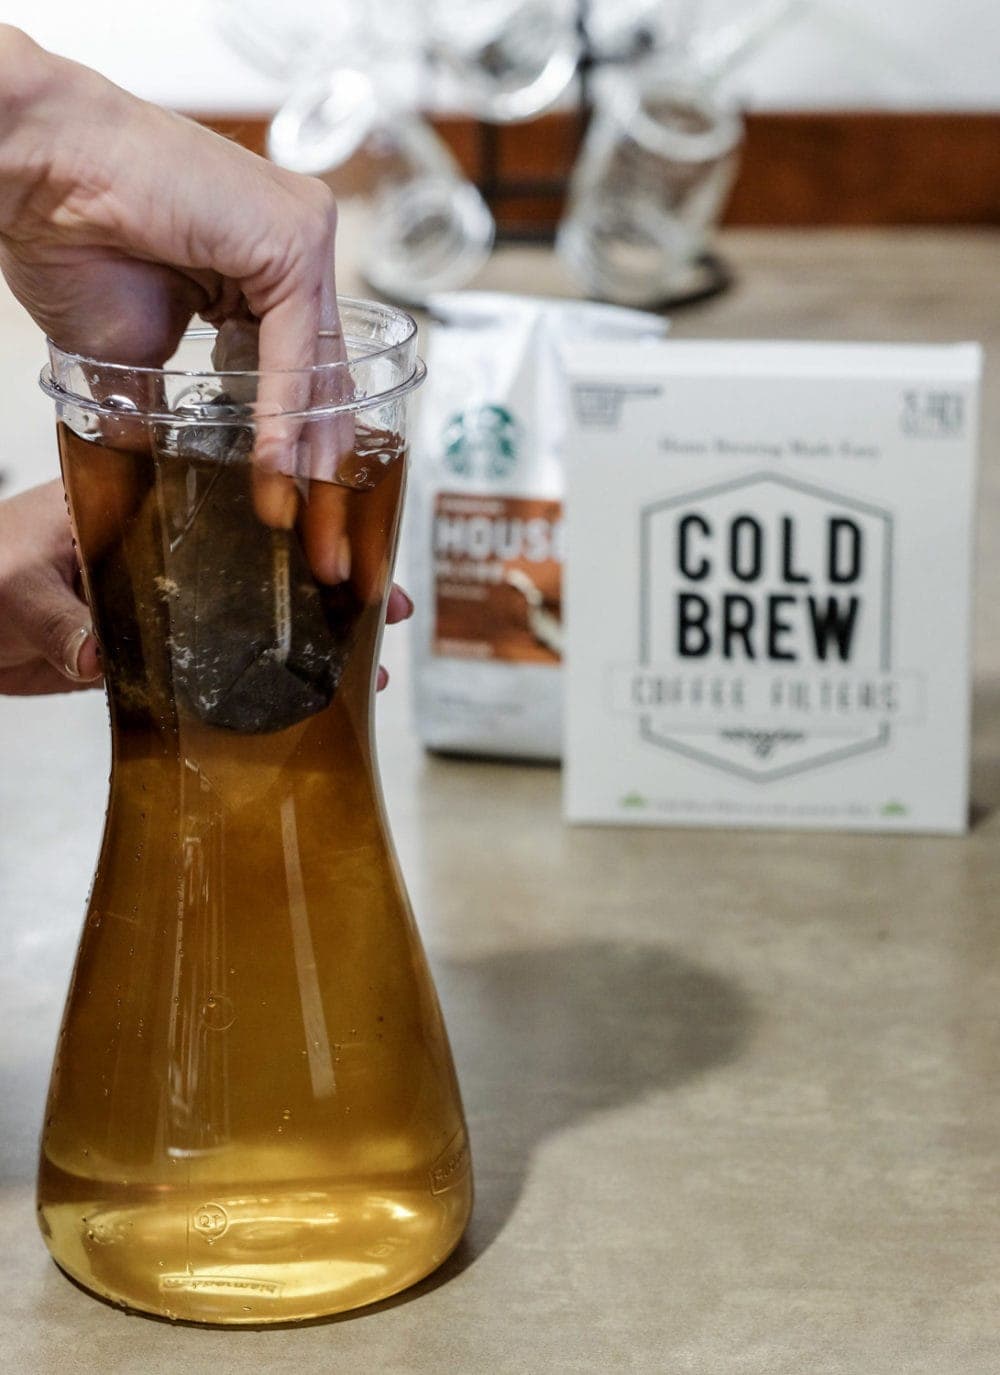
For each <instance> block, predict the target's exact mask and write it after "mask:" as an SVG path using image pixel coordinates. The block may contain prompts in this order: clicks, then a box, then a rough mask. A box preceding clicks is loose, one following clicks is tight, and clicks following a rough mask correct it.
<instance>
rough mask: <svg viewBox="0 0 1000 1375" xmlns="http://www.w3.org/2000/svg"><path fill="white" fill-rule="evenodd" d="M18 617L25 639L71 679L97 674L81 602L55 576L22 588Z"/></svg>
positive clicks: (87, 618) (94, 646)
mask: <svg viewBox="0 0 1000 1375" xmlns="http://www.w3.org/2000/svg"><path fill="white" fill-rule="evenodd" d="M18 620H19V621H20V624H21V633H22V635H23V636H24V638H25V640H26V641H27V642H28V644H29V645H30V646H31V648H32V649H34V650H36V651H37V652H38V653H39V654H40V655H41V656H42V658H44V659H47V660H48V662H49V663H50V664H51V665H52V667H53V668H54V669H56V671H57V672H59V673H61V674H62V675H63V677H64V678H67V679H68V680H69V681H70V682H72V683H85V682H93V681H94V680H95V679H97V678H99V677H100V676H101V664H100V657H99V655H98V650H97V641H96V640H95V639H94V633H93V630H92V628H91V624H90V610H89V608H88V607H87V604H86V603H85V602H82V601H81V600H80V598H79V597H77V596H75V595H74V593H73V592H71V591H70V589H69V588H68V587H66V585H65V583H63V582H62V580H61V579H59V578H52V579H51V580H49V579H45V581H44V582H41V581H39V582H35V581H33V582H32V585H31V586H30V588H25V589H24V595H23V599H22V602H21V607H20V615H19V617H18Z"/></svg>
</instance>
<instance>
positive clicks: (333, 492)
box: [302, 482, 352, 587]
mask: <svg viewBox="0 0 1000 1375" xmlns="http://www.w3.org/2000/svg"><path fill="white" fill-rule="evenodd" d="M348 500H349V493H348V491H347V489H346V488H344V487H338V486H337V484H336V483H334V482H310V484H309V500H308V502H307V503H306V506H305V510H304V511H303V513H302V539H303V543H304V545H305V551H306V559H307V561H308V563H309V567H310V568H311V569H312V573H313V577H314V578H316V579H317V581H319V582H322V583H326V584H327V585H328V586H330V587H334V586H336V585H337V584H338V583H342V582H347V580H348V578H349V577H350V576H351V562H352V559H351V541H350V537H349V535H348V533H347V503H348Z"/></svg>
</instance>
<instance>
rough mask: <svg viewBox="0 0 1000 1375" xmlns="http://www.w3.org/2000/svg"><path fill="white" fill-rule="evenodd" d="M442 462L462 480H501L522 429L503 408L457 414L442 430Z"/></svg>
mask: <svg viewBox="0 0 1000 1375" xmlns="http://www.w3.org/2000/svg"><path fill="white" fill-rule="evenodd" d="M442 438H443V442H444V460H445V463H446V464H447V466H448V467H449V468H450V469H451V471H452V472H453V473H458V474H459V476H461V477H485V478H493V479H496V478H503V477H506V476H507V475H508V474H509V473H511V472H512V471H513V470H514V468H515V466H516V464H517V459H518V453H519V450H520V447H521V426H520V424H519V423H518V421H517V419H516V418H515V416H514V415H513V414H512V413H511V412H510V411H509V410H507V408H506V406H476V407H474V408H472V409H470V410H467V411H458V412H457V413H456V414H455V415H453V416H452V417H451V419H450V420H449V421H448V423H447V424H446V425H445V427H444V434H443V436H442Z"/></svg>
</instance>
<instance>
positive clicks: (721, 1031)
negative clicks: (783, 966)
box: [388, 941, 754, 1303]
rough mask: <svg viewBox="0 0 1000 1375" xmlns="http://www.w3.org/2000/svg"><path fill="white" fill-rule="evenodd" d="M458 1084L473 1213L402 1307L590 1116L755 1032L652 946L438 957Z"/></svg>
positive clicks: (456, 1260)
mask: <svg viewBox="0 0 1000 1375" xmlns="http://www.w3.org/2000/svg"><path fill="white" fill-rule="evenodd" d="M435 977H436V981H437V985H438V989H439V991H440V994H441V998H442V1002H443V1004H444V1008H445V1015H446V1019H447V1023H448V1027H449V1030H450V1034H451V1040H452V1045H453V1048H454V1052H455V1059H456V1063H457V1065H458V1072H459V1078H460V1080H461V1084H462V1091H463V1097H464V1101H465V1108H466V1115H467V1117H468V1121H469V1132H470V1136H471V1140H472V1157H473V1166H474V1171H475V1180H476V1205H475V1211H474V1213H473V1216H472V1221H471V1222H470V1224H469V1229H468V1231H467V1232H466V1235H465V1237H464V1238H463V1240H462V1242H461V1243H460V1245H459V1247H458V1249H457V1250H456V1251H455V1253H454V1254H453V1255H452V1256H451V1258H450V1259H449V1260H448V1261H446V1262H445V1264H444V1265H443V1266H442V1267H441V1269H440V1270H438V1271H437V1272H436V1273H435V1274H433V1275H431V1276H429V1277H428V1278H427V1279H426V1280H424V1281H423V1282H422V1283H421V1284H419V1285H417V1286H416V1287H415V1288H413V1289H411V1290H409V1291H408V1292H407V1293H406V1294H401V1295H399V1296H398V1298H397V1299H395V1300H389V1301H388V1302H390V1303H392V1302H405V1301H407V1300H408V1299H410V1298H411V1297H414V1298H415V1297H417V1296H418V1295H419V1294H421V1293H426V1292H427V1291H428V1290H429V1289H433V1288H436V1287H437V1286H438V1285H440V1284H444V1283H446V1282H447V1281H448V1280H449V1279H452V1278H453V1277H454V1276H456V1275H457V1274H460V1273H461V1272H462V1271H463V1270H465V1269H466V1268H467V1267H468V1266H469V1265H471V1264H472V1263H473V1262H474V1261H475V1260H476V1259H477V1257H479V1256H480V1255H482V1253H483V1252H484V1251H485V1250H486V1249H487V1248H488V1247H489V1246H491V1245H492V1243H493V1242H494V1241H495V1240H496V1238H497V1237H498V1236H499V1235H500V1233H501V1232H502V1231H503V1229H504V1227H505V1226H506V1224H507V1222H508V1220H509V1219H510V1217H511V1215H512V1214H513V1212H514V1210H515V1208H516V1206H517V1202H518V1199H519V1197H520V1195H521V1192H522V1189H523V1187H524V1184H525V1181H526V1179H527V1175H528V1171H529V1168H530V1164H531V1158H532V1155H533V1154H534V1152H535V1151H536V1149H537V1148H538V1147H539V1146H540V1145H541V1144H542V1142H544V1141H545V1140H546V1138H548V1137H551V1136H554V1135H556V1134H558V1133H560V1132H562V1131H565V1130H567V1129H569V1128H571V1127H573V1126H574V1125H576V1124H579V1123H582V1122H584V1121H586V1119H587V1118H588V1117H591V1116H593V1115H594V1114H596V1113H600V1112H604V1111H608V1110H611V1109H615V1108H619V1107H622V1106H624V1105H625V1104H627V1103H630V1102H634V1101H635V1100H637V1099H639V1098H642V1097H643V1096H644V1095H646V1094H648V1093H653V1092H663V1091H664V1090H670V1089H673V1088H677V1087H679V1086H680V1085H681V1084H684V1083H686V1082H687V1081H689V1080H691V1079H694V1078H696V1077H697V1076H698V1075H700V1074H703V1073H705V1072H706V1071H707V1070H710V1069H711V1068H712V1067H713V1066H716V1065H721V1064H725V1063H727V1062H729V1061H731V1060H733V1059H734V1058H735V1057H736V1056H737V1055H738V1054H739V1052H740V1050H741V1049H742V1047H743V1046H744V1044H745V1043H746V1041H747V1039H748V1037H749V1035H750V1031H751V1028H752V1024H753V1020H754V1019H753V1012H752V1008H751V1006H750V1003H749V1001H748V999H747V996H746V995H745V994H744V993H743V992H742V991H741V990H740V989H739V988H738V987H737V986H736V985H734V984H733V983H731V982H730V981H728V980H727V979H724V978H722V977H720V976H719V975H718V974H715V973H713V972H711V971H709V970H706V969H704V968H700V967H699V966H697V965H695V964H692V963H691V962H690V961H688V960H686V959H681V958H680V957H679V956H677V955H675V954H673V953H672V952H671V951H670V950H669V949H667V948H665V947H663V946H660V945H651V944H645V943H637V942H613V941H604V942H594V943H590V944H573V945H568V946H556V947H552V948H549V949H541V950H537V949H536V950H524V951H515V952H505V953H503V954H498V955H493V956H487V957H485V958H482V959H477V960H473V961H468V962H462V963H455V962H450V961H449V962H440V961H439V962H436V963H435Z"/></svg>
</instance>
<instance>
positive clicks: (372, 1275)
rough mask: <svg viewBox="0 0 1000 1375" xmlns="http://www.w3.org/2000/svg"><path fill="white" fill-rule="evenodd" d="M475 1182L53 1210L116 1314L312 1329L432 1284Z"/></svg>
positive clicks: (94, 1288) (52, 1235)
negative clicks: (428, 1280) (302, 1324)
mask: <svg viewBox="0 0 1000 1375" xmlns="http://www.w3.org/2000/svg"><path fill="white" fill-rule="evenodd" d="M471 1202H472V1199H471V1185H470V1183H469V1181H465V1182H464V1184H458V1185H456V1186H454V1187H451V1188H449V1189H447V1190H446V1191H445V1192H443V1193H440V1194H434V1193H429V1192H428V1191H427V1190H407V1189H386V1190H384V1191H382V1190H377V1189H366V1190H355V1189H337V1190H326V1191H309V1192H296V1193H279V1192H275V1193H273V1194H267V1195H257V1196H256V1197H253V1198H249V1197H247V1196H246V1195H242V1196H237V1197H225V1196H220V1197H218V1198H211V1199H209V1198H207V1197H201V1196H199V1197H198V1198H197V1199H193V1198H190V1197H187V1196H186V1195H185V1196H180V1195H174V1196H170V1197H165V1196H164V1195H163V1191H157V1192H156V1193H155V1194H154V1192H153V1191H150V1196H149V1197H148V1198H147V1199H146V1200H137V1201H134V1202H129V1203H128V1204H124V1205H122V1204H110V1205H109V1204H108V1203H104V1202H100V1201H94V1202H93V1203H92V1204H83V1205H81V1203H80V1202H78V1201H74V1202H73V1203H71V1204H69V1203H61V1204H53V1205H43V1206H41V1207H40V1209H39V1220H40V1222H41V1226H42V1231H43V1233H44V1234H45V1236H46V1244H47V1245H48V1247H49V1250H50V1251H51V1253H52V1256H53V1258H54V1259H55V1261H56V1262H57V1264H58V1265H59V1267H60V1268H61V1269H62V1270H64V1271H65V1272H66V1274H67V1275H69V1276H70V1278H71V1279H73V1280H75V1281H76V1282H77V1283H78V1284H80V1285H81V1286H82V1287H83V1288H84V1289H87V1290H89V1291H90V1292H91V1293H94V1294H96V1295H98V1296H99V1297H100V1298H103V1299H106V1300H108V1301H109V1302H111V1303H114V1304H118V1305H120V1306H122V1307H125V1308H128V1309H131V1310H134V1311H137V1312H140V1313H149V1314H154V1315H156V1316H158V1317H162V1318H168V1319H173V1320H177V1321H184V1322H195V1323H212V1324H225V1325H227V1326H228V1325H232V1324H247V1325H250V1326H255V1325H260V1324H268V1323H286V1322H298V1321H305V1320H308V1319H310V1318H322V1317H329V1316H331V1315H333V1314H335V1313H343V1312H347V1311H349V1310H351V1309H355V1308H361V1307H364V1306H366V1305H368V1304H371V1303H376V1302H377V1301H378V1300H380V1299H385V1298H388V1297H389V1296H390V1295H392V1294H396V1293H399V1292H400V1291H401V1290H403V1289H407V1288H409V1287H410V1286H411V1285H413V1284H415V1283H417V1281H418V1280H421V1279H423V1278H424V1277H425V1276H426V1275H429V1274H430V1273H431V1272H432V1271H434V1270H436V1269H437V1268H438V1266H439V1265H441V1264H442V1262H443V1261H444V1260H445V1259H446V1258H447V1257H448V1256H449V1255H450V1253H451V1252H452V1251H453V1250H454V1248H455V1247H456V1245H457V1244H458V1242H459V1240H460V1239H461V1236H462V1233H463V1231H464V1229H465V1225H466V1222H467V1221H468V1216H469V1212H470V1209H471Z"/></svg>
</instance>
